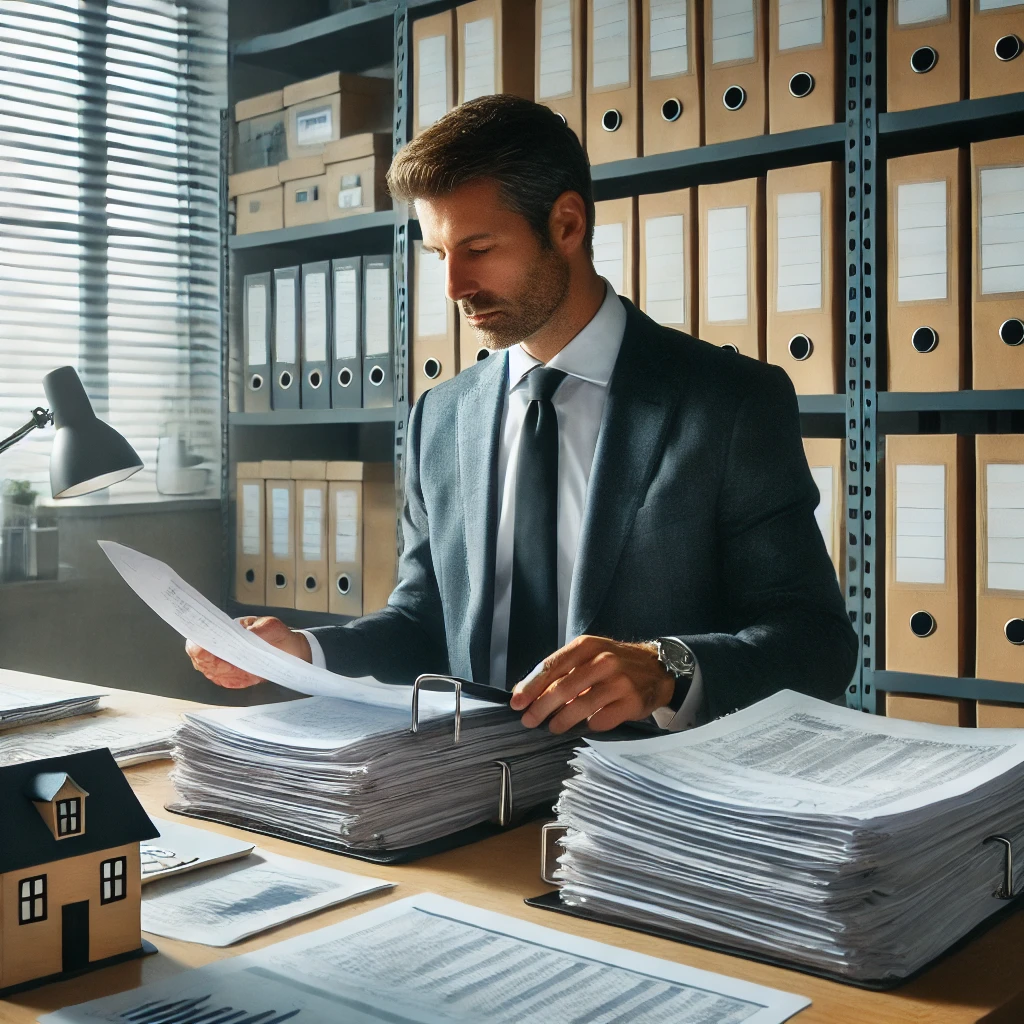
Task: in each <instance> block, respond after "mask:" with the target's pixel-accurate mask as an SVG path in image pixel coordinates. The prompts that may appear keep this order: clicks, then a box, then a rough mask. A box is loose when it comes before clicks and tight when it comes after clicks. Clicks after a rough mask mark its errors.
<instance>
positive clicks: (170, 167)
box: [0, 0, 227, 504]
mask: <svg viewBox="0 0 1024 1024" xmlns="http://www.w3.org/2000/svg"><path fill="white" fill-rule="evenodd" d="M226 46H227V12H226V0H179V2H174V0H0V437H2V436H5V435H7V434H9V433H11V432H13V431H14V430H15V429H17V428H18V427H20V426H21V425H22V424H23V423H25V422H27V421H28V419H29V418H30V411H31V409H32V408H33V407H35V406H38V405H45V397H44V395H43V390H42V377H43V376H44V375H45V374H46V373H48V372H49V371H50V370H52V369H54V368H55V367H57V366H61V365H65V364H70V365H72V366H75V367H76V368H77V370H78V372H79V375H80V376H81V378H82V381H83V383H84V384H85V388H86V391H87V392H88V394H89V397H90V398H91V399H92V402H93V405H94V407H95V409H96V412H97V414H98V415H99V416H100V417H101V418H103V419H105V420H107V422H109V423H110V424H111V425H112V426H113V427H115V428H116V429H117V430H119V431H120V432H121V433H122V434H124V436H125V437H126V438H127V439H128V440H129V441H130V442H131V444H132V445H133V446H134V447H135V450H136V451H137V452H138V453H139V456H140V457H141V458H142V460H143V462H144V463H145V469H143V470H142V471H140V472H139V473H137V474H136V475H135V476H133V477H131V478H130V479H129V480H128V481H126V482H124V483H122V484H119V485H117V486H116V487H114V488H111V489H110V490H109V491H106V492H99V493H97V494H95V495H89V496H86V497H84V498H79V499H71V500H72V501H75V502H78V503H96V502H106V501H109V502H118V501H143V500H153V499H155V500H159V499H169V498H174V499H178V500H180V499H181V498H182V497H204V496H217V495H219V493H220V482H219V479H220V459H221V450H220V449H221V444H220V421H221V356H220V352H221V232H220V202H221V200H220V109H221V107H223V106H224V103H225V99H224V90H225V74H226ZM53 433H54V431H53V428H52V427H48V428H46V429H44V430H37V431H35V432H34V433H33V434H32V435H30V436H29V437H28V438H27V439H25V440H24V441H22V442H21V443H20V444H18V445H16V446H15V447H14V448H12V449H10V450H9V451H7V452H6V453H4V455H2V456H0V482H2V481H4V480H19V479H20V480H28V481H29V482H30V483H31V485H32V487H33V489H34V490H35V491H37V492H38V494H39V495H40V501H41V502H49V501H50V500H51V499H50V490H49V453H50V448H51V445H52V443H53ZM62 504H64V503H63V502H62Z"/></svg>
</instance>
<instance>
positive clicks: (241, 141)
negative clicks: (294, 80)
mask: <svg viewBox="0 0 1024 1024" xmlns="http://www.w3.org/2000/svg"><path fill="white" fill-rule="evenodd" d="M285 117H286V111H285V109H284V103H283V99H282V92H281V90H280V89H278V90H277V92H270V93H266V94H264V95H263V96H254V97H253V98H252V99H248V100H242V101H241V102H239V103H236V104H235V151H234V155H233V162H232V166H233V167H234V169H235V171H236V172H241V171H253V170H256V169H257V168H260V167H274V166H275V165H277V164H279V163H280V162H281V161H282V160H284V158H285V157H286V156H287V155H288V144H287V135H286V132H285Z"/></svg>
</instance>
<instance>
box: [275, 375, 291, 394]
mask: <svg viewBox="0 0 1024 1024" xmlns="http://www.w3.org/2000/svg"><path fill="white" fill-rule="evenodd" d="M277 383H278V384H280V385H281V387H282V388H283V389H284V390H285V391H287V390H288V389H289V388H290V387H291V386H292V375H291V374H290V373H289V372H288V371H287V370H282V371H281V376H280V377H278V378H277Z"/></svg>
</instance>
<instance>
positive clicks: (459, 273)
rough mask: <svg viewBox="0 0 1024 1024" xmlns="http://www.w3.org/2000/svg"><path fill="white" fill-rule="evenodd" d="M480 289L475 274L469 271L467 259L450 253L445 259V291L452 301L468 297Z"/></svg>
mask: <svg viewBox="0 0 1024 1024" xmlns="http://www.w3.org/2000/svg"><path fill="white" fill-rule="evenodd" d="M479 290H480V288H479V285H478V283H477V281H476V278H475V276H474V275H473V274H472V273H471V272H470V271H469V268H468V267H467V266H466V264H465V261H463V260H460V259H459V258H458V257H457V256H454V255H453V254H449V256H448V258H447V259H446V260H445V292H446V293H447V295H448V298H449V299H451V300H452V302H460V301H461V300H462V299H468V298H469V297H470V296H472V295H475V294H476V293H477V292H478V291H479Z"/></svg>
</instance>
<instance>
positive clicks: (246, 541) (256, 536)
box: [242, 484, 263, 555]
mask: <svg viewBox="0 0 1024 1024" xmlns="http://www.w3.org/2000/svg"><path fill="white" fill-rule="evenodd" d="M262 489H263V487H262V485H261V484H242V554H243V555H259V553H260V538H261V537H262V534H261V532H260V491H262Z"/></svg>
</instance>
